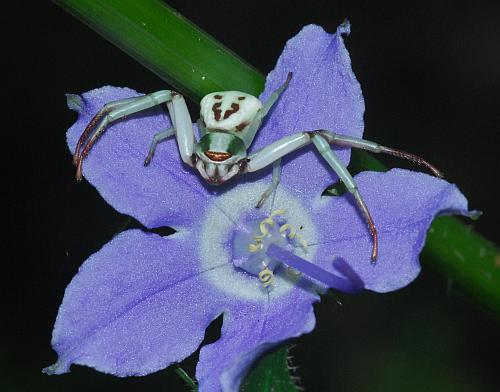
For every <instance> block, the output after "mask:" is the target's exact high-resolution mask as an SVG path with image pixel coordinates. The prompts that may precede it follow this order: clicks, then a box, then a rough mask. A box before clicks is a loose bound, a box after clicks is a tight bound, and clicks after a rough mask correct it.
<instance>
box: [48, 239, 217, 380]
mask: <svg viewBox="0 0 500 392" xmlns="http://www.w3.org/2000/svg"><path fill="white" fill-rule="evenodd" d="M195 260H196V255H195V250H194V246H193V240H192V238H191V236H190V235H189V234H188V233H176V234H174V235H172V236H168V237H165V238H163V237H160V236H158V235H156V234H146V233H143V232H141V231H139V230H131V231H127V232H124V233H122V234H120V235H119V236H117V237H115V238H114V239H113V240H112V241H111V242H110V243H108V244H107V245H105V246H104V247H103V248H102V249H101V250H100V251H99V252H97V253H95V254H94V255H92V256H91V257H90V258H89V259H88V260H87V261H86V262H85V263H84V264H83V265H82V267H81V268H80V270H79V272H78V274H77V275H76V276H75V277H74V278H73V280H72V282H71V283H70V284H69V286H68V287H67V289H66V293H65V296H64V300H63V303H62V305H61V307H60V309H59V314H58V316H57V320H56V324H55V327H54V332H53V338H52V345H53V347H54V349H55V350H56V351H57V353H58V355H59V359H58V361H57V363H56V364H55V365H52V366H51V367H49V368H47V369H46V370H45V371H46V372H47V373H50V374H60V373H64V372H67V371H69V367H70V365H71V364H72V363H75V364H80V365H86V366H91V367H94V368H96V369H97V370H99V371H102V372H105V373H112V374H114V375H117V376H130V375H144V374H148V373H151V372H154V371H157V370H159V369H163V368H165V367H166V366H168V365H169V364H171V363H173V362H178V361H181V360H182V359H184V358H185V357H187V356H188V355H190V354H191V353H192V352H193V351H195V350H196V348H197V347H198V346H199V344H200V342H201V341H202V340H203V336H204V332H205V328H206V327H207V326H208V324H210V322H211V321H212V320H213V319H215V318H216V317H217V316H218V315H219V314H220V313H221V309H223V305H222V302H223V301H224V302H225V301H226V300H225V299H224V295H223V294H220V293H218V292H217V291H216V290H212V286H211V285H210V284H207V283H206V280H204V279H203V272H202V271H200V270H199V264H198V263H196V262H195ZM214 268H215V267H214Z"/></svg>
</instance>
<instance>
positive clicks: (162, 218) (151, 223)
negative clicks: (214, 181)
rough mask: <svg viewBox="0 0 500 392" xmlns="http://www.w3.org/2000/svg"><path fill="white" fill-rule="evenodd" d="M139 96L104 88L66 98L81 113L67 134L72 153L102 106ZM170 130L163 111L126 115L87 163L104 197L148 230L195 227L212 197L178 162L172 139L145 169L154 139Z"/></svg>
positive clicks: (85, 169)
mask: <svg viewBox="0 0 500 392" xmlns="http://www.w3.org/2000/svg"><path fill="white" fill-rule="evenodd" d="M137 95H140V94H138V93H137V92H136V91H134V90H132V89H129V88H119V87H111V86H105V87H102V88H99V89H95V90H92V91H89V92H87V93H84V94H83V95H82V96H81V98H80V97H79V96H76V95H70V96H68V106H69V107H70V109H74V110H77V111H78V113H79V116H78V120H77V121H76V122H75V124H74V125H73V126H72V127H71V128H70V129H69V130H68V133H67V139H68V146H69V148H70V150H71V152H72V153H73V151H74V149H75V146H76V143H77V141H78V139H79V137H80V135H81V134H82V133H83V130H84V129H85V127H86V126H87V124H88V123H89V122H90V120H91V119H92V117H93V116H94V115H95V114H96V113H97V111H99V110H100V109H101V108H102V106H103V105H105V104H106V103H108V102H111V101H115V100H118V99H123V98H129V97H133V96H137ZM169 127H170V120H169V118H168V116H167V115H166V114H165V110H164V109H161V108H160V107H156V108H153V109H149V110H146V111H144V112H140V113H138V114H136V115H131V116H128V117H127V118H126V119H124V120H121V121H117V122H115V123H112V124H111V125H110V126H109V127H108V129H107V130H106V132H105V133H104V134H103V136H102V137H101V138H100V139H99V140H98V141H97V143H96V144H95V145H94V147H93V148H92V150H91V151H90V154H89V156H88V157H87V159H85V160H84V162H83V174H84V176H85V178H86V179H87V180H88V181H89V182H90V183H91V184H92V185H93V186H95V187H96V188H97V190H98V191H99V193H100V194H101V195H102V197H103V198H104V199H105V200H106V201H107V202H108V203H109V204H111V205H112V206H113V208H115V209H116V210H117V211H119V212H121V213H123V214H127V215H131V216H133V217H134V218H136V219H137V220H139V221H140V222H141V223H142V224H144V225H145V226H147V227H159V226H179V225H181V226H186V225H188V224H191V223H194V222H195V221H196V219H197V216H198V212H199V206H200V205H204V204H205V203H206V201H207V198H211V197H212V195H211V192H210V191H208V190H207V189H206V188H205V187H204V184H202V183H201V181H200V178H199V176H198V175H197V173H196V172H195V171H194V170H192V169H191V168H190V167H188V166H186V165H185V164H183V163H182V161H181V160H180V157H179V151H178V148H177V144H176V141H175V139H174V138H169V139H167V140H165V141H163V142H161V143H160V144H158V148H157V150H156V153H155V156H154V157H153V160H152V161H151V163H150V165H149V166H148V167H144V165H143V162H144V159H145V158H146V155H147V153H148V151H149V146H150V143H151V141H152V139H153V135H155V134H156V133H158V132H160V131H163V130H165V129H166V128H169ZM181 206H182V207H181Z"/></svg>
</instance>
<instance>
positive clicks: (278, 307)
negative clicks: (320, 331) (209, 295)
mask: <svg viewBox="0 0 500 392" xmlns="http://www.w3.org/2000/svg"><path fill="white" fill-rule="evenodd" d="M317 300H318V297H317V296H316V295H314V294H311V293H309V292H308V291H306V290H303V289H301V288H299V287H296V288H295V289H294V290H293V291H292V292H291V293H290V294H287V295H286V296H282V297H279V298H276V297H274V296H273V292H272V291H271V292H270V294H269V299H268V301H266V302H254V303H251V302H241V303H237V302H234V303H233V304H232V305H231V307H230V308H229V309H228V311H227V312H225V313H224V325H223V328H222V335H221V337H220V339H219V340H217V341H216V342H215V343H213V344H210V345H207V346H204V347H203V348H202V349H201V352H200V360H199V362H198V366H197V368H196V378H197V379H198V382H199V386H200V391H203V392H219V391H224V392H235V391H238V390H239V386H240V383H241V381H242V379H243V377H244V376H245V374H246V373H247V371H248V369H249V367H250V366H251V365H252V364H253V363H254V361H255V360H256V359H257V358H258V357H259V356H260V355H261V354H263V353H264V352H265V351H266V350H268V349H270V348H272V347H274V346H276V345H277V344H278V343H279V342H281V341H283V340H286V339H289V338H292V337H297V336H300V335H302V334H303V333H308V332H311V331H312V330H313V329H314V325H315V322H316V321H315V317H314V312H313V308H312V306H311V304H312V302H315V301H317Z"/></svg>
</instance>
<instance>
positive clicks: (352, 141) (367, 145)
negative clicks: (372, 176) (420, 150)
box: [319, 131, 443, 178]
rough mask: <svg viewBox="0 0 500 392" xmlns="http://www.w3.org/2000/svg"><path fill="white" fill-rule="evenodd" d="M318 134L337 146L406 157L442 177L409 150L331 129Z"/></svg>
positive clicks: (434, 168)
mask: <svg viewBox="0 0 500 392" xmlns="http://www.w3.org/2000/svg"><path fill="white" fill-rule="evenodd" d="M319 134H320V135H321V136H323V137H324V138H325V139H326V140H327V141H328V142H329V143H333V144H337V145H339V146H345V147H353V148H359V149H362V150H366V151H370V152H374V153H385V154H390V155H394V156H396V157H398V158H405V159H408V160H409V161H411V162H414V163H416V164H417V165H420V166H425V167H426V168H427V169H428V170H429V171H431V172H432V174H434V175H435V176H436V177H439V178H442V177H443V173H442V172H441V171H440V170H439V169H437V168H436V167H435V166H434V165H432V164H430V163H429V162H427V161H426V160H425V159H423V158H421V157H419V156H418V155H414V154H410V153H409V152H406V151H401V150H397V149H395V148H390V147H385V146H382V145H380V144H378V143H375V142H371V141H369V140H364V139H360V138H356V137H350V136H343V135H338V134H336V133H334V132H331V131H319Z"/></svg>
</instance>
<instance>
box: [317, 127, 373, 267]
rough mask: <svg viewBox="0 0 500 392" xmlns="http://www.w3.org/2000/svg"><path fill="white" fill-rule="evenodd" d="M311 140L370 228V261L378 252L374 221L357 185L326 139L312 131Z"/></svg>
mask: <svg viewBox="0 0 500 392" xmlns="http://www.w3.org/2000/svg"><path fill="white" fill-rule="evenodd" d="M311 138H312V142H313V143H314V145H315V146H316V148H317V149H318V151H319V152H320V154H321V156H322V157H323V158H324V159H325V160H326V162H327V163H328V164H329V165H330V167H331V168H332V169H333V170H334V171H335V173H337V175H338V176H339V178H340V179H341V180H342V182H343V183H344V185H345V186H346V188H347V190H348V191H349V192H350V193H351V194H352V195H353V196H354V199H355V200H356V203H357V205H358V207H359V209H360V210H361V212H362V214H363V216H364V218H365V220H366V223H367V224H368V229H369V230H370V234H371V236H372V240H373V248H372V256H371V258H372V261H375V260H376V259H377V253H378V235H377V229H376V228H375V223H374V222H373V219H372V216H371V214H370V211H368V207H367V206H366V204H365V202H364V200H363V198H362V197H361V194H360V193H359V191H358V187H357V186H356V183H355V182H354V179H353V178H352V176H351V174H350V173H349V172H348V171H347V168H346V167H345V166H344V164H343V163H342V161H341V160H340V159H339V158H338V157H337V156H336V155H335V153H334V152H333V151H332V149H331V148H330V145H329V143H328V141H327V140H326V139H325V138H324V137H323V136H320V134H319V133H313V134H312V135H311Z"/></svg>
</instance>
